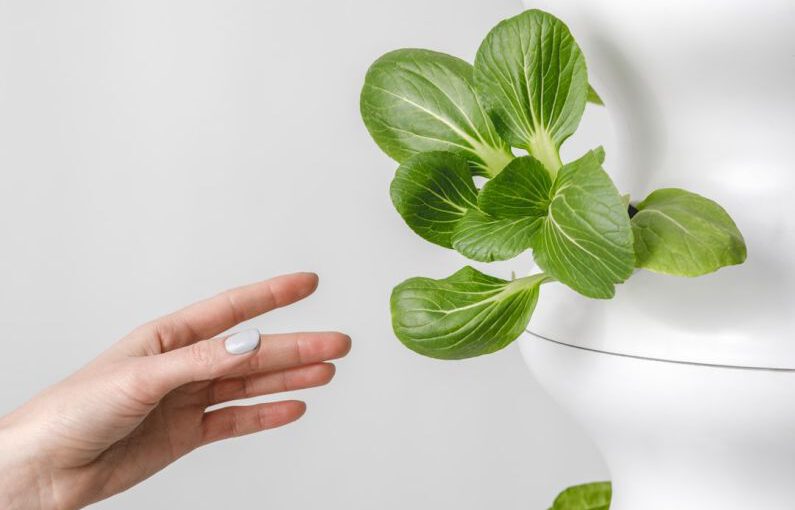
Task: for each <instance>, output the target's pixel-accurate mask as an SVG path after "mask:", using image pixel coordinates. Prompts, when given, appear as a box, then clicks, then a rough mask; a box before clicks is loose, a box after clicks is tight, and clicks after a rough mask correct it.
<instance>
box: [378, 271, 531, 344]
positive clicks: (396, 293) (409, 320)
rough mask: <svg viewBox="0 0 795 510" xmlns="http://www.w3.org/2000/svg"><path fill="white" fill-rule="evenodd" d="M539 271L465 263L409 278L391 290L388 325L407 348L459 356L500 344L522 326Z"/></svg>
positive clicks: (511, 340)
mask: <svg viewBox="0 0 795 510" xmlns="http://www.w3.org/2000/svg"><path fill="white" fill-rule="evenodd" d="M544 281H546V277H545V276H544V275H543V274H538V275H533V276H528V277H525V278H520V279H518V280H514V281H510V282H509V281H506V280H501V279H499V278H494V277H493V276H488V275H485V274H483V273H481V272H479V271H477V270H476V269H473V268H472V267H469V266H466V267H464V268H463V269H461V270H459V271H458V272H456V273H454V274H453V275H452V276H449V277H448V278H444V279H442V280H432V279H430V278H411V279H409V280H406V281H405V282H403V283H401V284H400V285H398V286H397V287H395V289H394V290H393V291H392V298H391V306H392V328H393V329H394V330H395V335H397V337H398V338H399V339H400V341H401V342H403V344H404V345H406V347H408V348H409V349H411V350H413V351H415V352H418V353H419V354H423V355H425V356H430V357H432V358H439V359H462V358H471V357H473V356H480V355H482V354H488V353H491V352H494V351H497V350H500V349H502V348H503V347H505V346H507V345H508V344H510V343H511V342H513V341H514V340H515V339H516V338H517V337H518V336H519V335H520V334H521V333H522V332H523V331H524V330H525V328H526V327H527V323H528V322H529V321H530V316H531V315H532V314H533V309H534V308H535V305H536V301H538V288H539V286H540V285H541V284H542V283H544Z"/></svg>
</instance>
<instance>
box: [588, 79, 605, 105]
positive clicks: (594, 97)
mask: <svg viewBox="0 0 795 510" xmlns="http://www.w3.org/2000/svg"><path fill="white" fill-rule="evenodd" d="M588 102H589V103H593V104H598V105H599V106H604V105H605V102H604V101H602V98H601V97H599V94H597V93H596V89H594V88H593V87H592V86H591V85H590V84H588Z"/></svg>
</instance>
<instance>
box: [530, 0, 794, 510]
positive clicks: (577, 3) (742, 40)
mask: <svg viewBox="0 0 795 510" xmlns="http://www.w3.org/2000/svg"><path fill="white" fill-rule="evenodd" d="M523 3H524V6H525V7H526V8H540V9H544V10H547V11H549V12H551V13H552V14H554V15H555V16H557V17H559V18H560V19H562V20H564V21H565V22H566V24H567V25H568V26H569V28H570V29H571V31H572V33H573V35H574V37H575V38H576V39H577V41H578V43H579V44H580V46H581V47H582V49H583V51H584V53H585V55H586V59H587V62H588V71H589V79H590V81H591V83H592V84H593V85H594V87H595V88H596V90H597V91H598V93H599V94H600V95H601V96H602V98H603V99H604V102H605V104H606V106H605V108H606V110H605V114H606V115H603V116H602V117H604V118H605V119H607V120H606V121H605V123H604V124H603V125H596V124H594V123H589V122H588V119H587V116H588V113H587V112H586V119H584V123H583V127H584V128H585V131H584V132H583V129H582V128H581V129H580V130H579V131H578V133H577V134H576V135H575V138H580V139H581V138H583V137H584V138H591V139H594V140H606V141H605V142H604V145H605V150H606V153H607V159H606V162H605V168H606V169H607V170H608V172H609V173H610V174H611V175H612V176H613V177H614V178H615V180H616V182H617V184H618V187H619V189H621V190H622V191H628V192H630V193H631V195H632V197H633V199H634V200H641V199H642V198H644V197H645V196H646V195H647V194H648V193H649V192H650V191H652V190H654V189H656V188H660V187H682V188H685V189H688V190H692V191H694V192H696V193H701V194H703V195H706V196H709V197H710V198H713V199H715V200H716V201H717V202H719V203H720V204H722V205H723V206H724V207H725V208H726V209H727V210H728V211H729V213H730V214H731V215H732V217H733V218H734V219H735V221H736V223H737V224H738V226H739V228H740V230H741V231H742V232H743V234H744V236H745V238H746V242H747V246H748V260H747V261H746V263H745V264H744V265H741V266H736V267H730V268H724V269H721V270H720V271H718V272H717V273H715V274H712V275H708V276H705V277H701V278H696V279H688V278H674V277H669V276H661V275H655V274H652V273H648V272H639V273H637V274H636V275H634V276H633V277H632V278H631V279H630V280H629V281H627V282H626V283H625V284H623V285H620V286H618V287H617V293H616V298H615V299H614V300H610V301H601V300H592V299H586V298H584V297H582V296H579V295H577V294H575V293H574V292H572V291H571V290H569V289H567V288H565V287H564V286H562V285H559V284H549V285H546V286H544V288H543V289H542V291H541V294H542V298H541V299H540V300H539V304H538V308H537V310H536V312H535V314H534V316H533V319H532V321H531V323H530V329H531V330H532V331H533V332H534V333H535V334H537V335H539V336H540V337H545V338H547V339H552V340H554V341H550V340H543V339H540V338H539V337H533V336H529V335H528V336H526V337H524V338H522V339H521V340H520V345H521V349H522V353H523V355H524V357H525V359H526V360H527V363H528V365H529V366H530V369H531V371H532V372H533V374H534V376H535V377H536V378H537V379H538V380H539V382H540V383H541V384H542V385H543V386H544V387H545V388H547V390H548V391H549V392H550V393H551V395H552V396H553V397H554V398H556V399H557V400H558V401H559V402H560V403H561V405H562V406H563V407H564V408H566V409H567V410H568V411H569V412H570V413H571V414H572V415H573V416H574V417H575V418H577V419H578V420H579V421H580V423H581V424H582V426H583V427H584V428H585V430H587V431H588V432H589V433H590V434H591V436H592V438H593V439H594V441H595V442H596V443H597V445H598V446H599V448H600V449H601V451H602V452H603V454H604V456H605V459H606V461H607V464H608V466H609V468H610V472H611V477H612V478H613V481H614V505H613V507H612V510H635V509H641V508H642V509H644V510H654V509H672V508H675V509H677V510H689V509H694V510H695V509H699V510H703V509H708V508H716V509H717V508H720V509H721V510H726V509H735V508H737V509H741V508H742V509H747V508H764V509H791V508H795V506H793V505H795V503H793V502H794V501H795V482H794V481H795V404H793V403H795V298H793V296H795V264H794V263H793V262H792V260H793V253H795V227H793V223H792V222H793V219H795V200H794V199H793V198H792V197H793V194H795V164H793V163H792V161H793V159H792V150H791V146H792V138H793V133H795V126H794V125H793V124H794V123H795V93H794V92H793V91H795V72H793V60H792V58H793V57H792V55H795V32H794V31H793V30H792V25H793V23H795V4H793V3H792V1H791V0H760V1H755V2H740V1H731V2H719V3H716V2H714V1H711V0H687V1H684V0H652V1H648V2H637V1H632V0H554V1H546V0H541V1H537V2H536V1H531V0H525V1H524V2H523ZM589 108H593V107H589ZM597 124H598V123H597ZM588 130H590V131H591V134H592V135H593V136H589V133H588ZM578 143H579V140H573V141H572V142H571V143H570V144H569V145H573V146H576V145H577V144H578ZM565 148H566V145H564V156H565ZM582 149H583V147H578V148H577V150H579V151H581V150H582ZM569 159H570V158H569ZM556 342H557V343H556ZM598 351H602V352H607V353H612V354H604V353H602V352H598ZM654 360H657V361H654ZM728 367H735V368H728ZM587 481H588V480H583V482H587Z"/></svg>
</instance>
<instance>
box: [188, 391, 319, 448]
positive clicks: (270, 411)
mask: <svg viewBox="0 0 795 510" xmlns="http://www.w3.org/2000/svg"><path fill="white" fill-rule="evenodd" d="M305 412H306V404H305V403H303V402H301V401H298V400H286V401H284V402H273V403H267V404H257V405H252V406H232V407H225V408H223V409H219V410H217V411H211V412H209V413H206V414H205V415H204V419H203V420H202V444H207V443H212V442H214V441H220V440H222V439H228V438H230V437H237V436H243V435H246V434H253V433H254V432H259V431H261V430H267V429H272V428H275V427H281V426H282V425H286V424H288V423H290V422H293V421H295V420H297V419H298V418H300V417H301V416H303V414H304V413H305Z"/></svg>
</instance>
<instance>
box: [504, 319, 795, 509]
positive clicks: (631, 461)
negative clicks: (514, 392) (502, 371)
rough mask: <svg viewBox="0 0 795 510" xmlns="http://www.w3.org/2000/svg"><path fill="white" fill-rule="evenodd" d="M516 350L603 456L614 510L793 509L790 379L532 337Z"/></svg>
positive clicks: (793, 383)
mask: <svg viewBox="0 0 795 510" xmlns="http://www.w3.org/2000/svg"><path fill="white" fill-rule="evenodd" d="M638 338H639V340H642V337H638ZM519 342H520V348H521V351H522V354H523V356H524V358H525V360H526V361H527V364H528V365H529V366H530V369H531V370H532V372H533V374H534V376H535V377H536V378H537V380H538V381H539V382H540V383H541V385H542V386H543V387H544V388H545V389H546V391H547V392H549V393H550V395H552V397H553V398H555V399H556V400H557V402H558V403H559V404H560V405H561V406H562V407H563V408H564V409H565V410H566V411H568V412H569V413H570V414H571V415H572V416H573V417H574V418H575V419H576V420H577V421H579V423H580V424H581V425H582V426H583V427H584V429H585V430H586V432H587V433H588V434H589V435H590V437H591V438H592V439H593V440H594V441H595V443H596V445H597V447H598V448H599V450H600V451H601V452H602V454H603V456H604V459H605V462H606V463H607V465H608V468H609V470H610V475H611V478H612V481H613V502H612V505H611V507H610V508H611V510H711V509H715V510H749V509H760V510H792V508H795V405H793V396H794V395H795V371H781V370H776V371H773V370H760V369H747V368H723V367H710V366H703V365H702V366H699V365H693V364H685V363H678V362H670V361H650V360H643V359H637V358H628V357H623V356H617V355H611V354H602V353H597V352H593V351H587V350H584V349H582V348H580V347H571V346H564V345H561V344H557V343H553V342H551V341H549V340H544V339H541V338H539V337H535V336H532V335H529V334H527V335H525V336H523V337H522V338H521V339H520V340H519ZM586 481H590V480H583V482H586Z"/></svg>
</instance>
